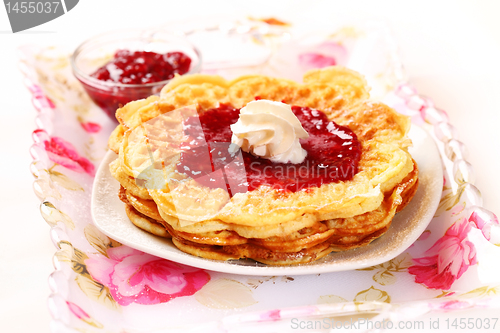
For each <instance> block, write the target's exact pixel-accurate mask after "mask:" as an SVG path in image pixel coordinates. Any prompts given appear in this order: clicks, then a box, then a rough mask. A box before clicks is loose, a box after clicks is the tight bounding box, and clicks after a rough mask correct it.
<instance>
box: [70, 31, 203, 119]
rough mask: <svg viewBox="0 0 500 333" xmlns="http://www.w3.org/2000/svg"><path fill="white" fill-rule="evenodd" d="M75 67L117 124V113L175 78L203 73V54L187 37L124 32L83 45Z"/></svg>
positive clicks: (110, 34)
mask: <svg viewBox="0 0 500 333" xmlns="http://www.w3.org/2000/svg"><path fill="white" fill-rule="evenodd" d="M71 65H72V68H73V73H74V75H75V76H76V78H77V79H78V80H79V81H80V82H81V83H82V85H83V87H84V88H85V90H86V91H87V93H88V94H89V96H90V98H92V100H93V101H94V102H95V103H96V104H97V105H98V106H99V107H100V108H101V109H103V110H104V111H105V112H106V113H107V114H108V115H109V116H110V117H111V118H112V119H115V111H116V110H117V109H118V108H120V107H122V106H123V105H125V104H127V103H128V102H131V101H135V100H138V99H143V98H147V97H149V96H151V95H157V94H159V93H160V91H161V89H162V88H163V86H165V84H167V83H168V82H169V80H170V79H172V78H173V77H174V76H175V75H176V74H178V75H183V74H192V73H197V72H199V71H200V68H201V54H200V52H199V51H198V49H196V47H194V46H193V45H192V44H191V43H190V42H189V41H188V40H187V39H186V38H185V37H183V36H178V35H174V34H171V33H168V32H165V31H161V30H121V31H116V32H110V33H105V34H102V35H99V36H97V37H94V38H91V39H89V40H87V41H86V42H84V43H82V44H81V45H80V46H79V47H78V48H77V49H76V50H75V52H74V53H73V56H72V57H71Z"/></svg>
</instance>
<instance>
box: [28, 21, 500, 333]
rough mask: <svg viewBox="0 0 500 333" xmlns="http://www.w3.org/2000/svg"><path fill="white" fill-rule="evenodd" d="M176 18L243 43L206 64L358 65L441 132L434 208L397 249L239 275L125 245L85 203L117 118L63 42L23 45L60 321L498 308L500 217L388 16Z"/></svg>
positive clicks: (219, 321)
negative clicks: (348, 261) (369, 258)
mask: <svg viewBox="0 0 500 333" xmlns="http://www.w3.org/2000/svg"><path fill="white" fill-rule="evenodd" d="M179 27H180V25H176V28H175V29H179ZM164 28H165V29H172V28H171V27H164ZM182 28H183V31H184V33H186V35H187V36H188V37H189V38H192V39H193V41H194V42H196V40H198V42H199V41H200V40H206V39H207V38H215V40H217V42H218V43H220V45H221V47H223V46H224V45H225V46H226V47H230V48H231V47H233V48H234V45H238V49H242V50H245V57H244V58H242V57H239V56H238V55H235V56H234V57H233V58H231V57H226V58H223V59H217V54H211V55H210V57H208V59H207V63H206V64H207V66H206V67H205V72H207V73H217V74H220V75H223V76H225V77H227V78H231V77H235V76H238V75H241V74H246V73H262V74H269V75H274V76H281V77H288V78H292V79H297V78H300V77H302V74H303V72H304V71H306V70H308V69H310V68H315V67H324V66H328V65H333V64H340V65H345V66H348V67H350V68H353V69H355V70H358V71H360V72H361V73H363V74H364V75H365V76H366V77H367V80H368V81H369V84H370V85H371V86H372V87H373V90H372V96H373V97H374V98H377V99H380V100H383V101H384V102H385V103H387V104H388V105H390V106H392V107H393V108H394V109H396V110H397V111H399V112H401V113H403V114H407V115H409V116H410V117H412V122H413V123H414V124H416V125H419V126H421V127H423V128H424V130H425V131H427V133H428V134H429V135H430V136H431V137H432V139H433V140H434V142H435V143H436V145H437V148H438V150H439V154H440V159H441V163H442V168H443V174H444V177H443V183H442V186H443V192H442V195H441V199H440V202H439V204H438V207H437V211H436V212H435V214H434V217H433V218H432V221H431V222H430V224H429V225H428V227H427V228H426V229H425V230H424V231H423V233H421V235H420V237H419V238H418V239H417V240H416V241H414V242H413V244H411V246H410V247H409V248H407V249H406V250H404V251H403V252H402V253H401V254H400V255H398V256H397V257H396V258H394V259H392V260H389V261H386V262H382V263H378V264H375V265H372V266H367V267H366V266H365V267H360V268H358V269H355V270H349V271H342V272H331V273H318V274H312V275H311V274H309V275H282V276H276V275H273V276H258V275H257V276H255V275H252V276H250V275H236V274H230V273H223V272H216V271H211V270H208V269H202V268H195V267H191V266H186V265H183V264H178V263H176V262H173V261H169V260H167V259H163V258H159V257H156V256H153V255H151V254H147V253H144V252H142V251H140V250H137V249H133V248H131V247H128V246H126V245H123V244H121V243H119V242H118V241H117V240H114V239H112V238H109V237H108V236H106V235H105V234H103V233H102V232H100V231H99V230H98V229H97V228H96V227H95V226H94V224H93V223H92V218H91V213H90V211H91V209H90V202H91V192H92V182H93V179H94V176H95V173H96V167H97V165H98V164H99V162H100V161H101V160H102V159H103V158H104V156H105V154H106V152H107V144H106V143H107V138H108V136H109V134H110V132H111V130H112V129H113V128H114V126H115V124H114V123H113V122H112V121H111V120H110V119H108V118H107V116H106V115H104V113H103V112H101V111H100V110H99V109H98V108H97V107H96V106H95V105H94V104H93V103H92V102H91V101H90V99H89V98H88V96H87V95H86V94H85V93H84V91H83V89H82V87H81V86H80V84H79V83H78V82H77V81H76V79H75V78H74V77H73V76H72V74H71V70H70V66H69V53H68V50H64V49H62V48H61V47H44V48H40V47H24V48H22V49H21V64H22V71H23V74H24V75H25V77H26V86H27V87H28V89H29V90H30V91H31V93H32V96H33V104H34V106H35V108H36V109H37V110H38V115H37V118H36V122H37V125H38V129H37V130H35V131H34V133H33V138H34V144H33V146H32V147H31V154H32V156H33V163H32V165H31V170H32V173H33V175H34V176H35V181H34V190H35V193H36V194H37V196H38V197H39V198H40V200H41V201H42V204H41V213H42V216H43V217H44V219H45V220H46V221H47V223H49V224H50V225H51V227H52V228H51V232H50V237H51V238H52V240H53V241H54V244H55V246H56V248H57V252H56V254H55V256H54V267H55V271H54V272H53V273H52V274H51V276H50V279H49V283H50V287H51V289H52V295H51V296H50V298H49V308H50V311H51V313H52V316H53V318H54V320H53V322H52V330H53V331H54V332H68V331H75V332H159V331H169V332H176V331H179V332H186V331H189V330H193V331H195V330H196V331H200V332H201V331H203V332H207V331H209V332H210V331H211V332H219V331H243V330H244V329H245V328H246V329H247V330H248V331H254V330H256V329H261V330H262V329H264V328H267V329H273V330H275V331H282V330H289V329H290V327H291V326H290V324H291V322H293V320H298V319H304V318H316V319H317V318H329V319H330V320H331V319H332V318H333V319H335V318H337V317H338V316H342V315H352V314H363V313H364V314H367V313H370V314H372V315H374V314H376V315H377V316H376V317H374V318H372V320H373V321H376V320H379V321H382V320H387V319H390V320H391V321H392V322H395V321H398V320H407V319H410V318H411V317H412V316H418V315H421V314H423V313H426V312H428V311H431V310H432V311H436V310H441V311H450V310H457V309H466V308H470V307H474V306H483V307H500V298H499V297H498V296H497V294H498V293H499V292H500V276H498V274H496V271H497V269H496V266H497V265H498V264H497V261H498V258H499V257H500V226H499V223H498V219H497V217H496V216H495V215H494V214H492V213H491V212H489V211H487V210H485V209H484V208H482V207H481V206H482V200H481V195H480V192H479V190H478V189H477V188H476V187H475V186H474V185H473V183H472V178H473V171H472V167H471V165H470V163H469V162H467V160H466V155H465V147H464V145H463V144H462V143H461V142H460V141H458V140H456V130H455V129H454V127H453V126H452V125H451V124H450V123H449V122H448V117H447V115H446V113H445V112H444V111H442V110H439V109H438V108H436V107H435V106H434V105H433V103H432V101H431V100H430V99H428V98H424V97H422V96H419V95H418V93H417V92H416V91H415V90H414V89H413V88H412V87H411V86H410V85H409V84H408V83H407V82H406V81H405V79H404V72H403V69H402V66H401V63H400V61H399V57H398V53H397V48H396V46H395V43H394V41H393V40H392V38H391V34H390V32H389V31H388V29H387V27H386V26H385V25H383V24H380V23H377V22H375V23H367V24H363V25H343V26H337V27H331V28H330V29H328V30H324V31H321V32H316V33H314V34H311V33H309V34H305V33H303V31H304V30H303V27H302V26H300V24H299V23H297V24H293V25H291V24H286V23H284V22H281V21H279V20H276V19H267V20H241V21H238V22H228V23H224V24H216V25H211V26H208V25H207V26H201V27H200V26H198V27H190V25H189V23H186V24H185V26H182ZM200 35H201V36H202V37H203V38H202V37H200ZM209 45H210V44H209ZM200 48H201V49H202V53H203V52H205V53H206V52H209V51H206V50H205V51H204V48H203V45H201V46H200ZM227 54H228V53H225V55H226V56H227ZM367 55H369V56H367ZM424 197H425V196H424Z"/></svg>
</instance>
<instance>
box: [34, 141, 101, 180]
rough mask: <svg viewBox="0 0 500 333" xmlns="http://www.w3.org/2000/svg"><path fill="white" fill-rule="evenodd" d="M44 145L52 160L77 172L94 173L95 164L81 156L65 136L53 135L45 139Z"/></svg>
mask: <svg viewBox="0 0 500 333" xmlns="http://www.w3.org/2000/svg"><path fill="white" fill-rule="evenodd" d="M43 147H44V149H45V151H46V152H47V155H48V157H49V159H50V160H51V161H52V162H54V163H57V164H59V165H62V166H63V167H65V168H68V169H70V170H73V171H76V172H80V173H87V174H89V175H91V176H93V175H94V173H95V167H94V164H92V162H90V161H89V160H88V159H86V158H85V157H82V156H80V154H78V152H77V151H76V149H75V147H73V145H72V144H71V143H69V142H68V141H66V140H64V139H63V138H60V137H57V136H53V137H51V138H50V140H45V141H43Z"/></svg>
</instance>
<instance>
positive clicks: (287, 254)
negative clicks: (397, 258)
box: [109, 67, 418, 265]
mask: <svg viewBox="0 0 500 333" xmlns="http://www.w3.org/2000/svg"><path fill="white" fill-rule="evenodd" d="M257 96H258V97H259V98H261V99H268V100H274V101H283V102H284V103H287V104H291V105H296V106H304V107H309V108H313V109H318V110H321V111H323V112H324V113H325V114H326V115H327V117H328V119H329V120H333V121H335V122H336V123H337V124H339V125H343V126H347V127H349V128H350V129H351V130H352V131H353V132H354V133H355V134H356V135H357V137H358V140H359V142H360V143H361V147H362V154H361V159H360V161H359V164H358V172H357V173H356V174H355V175H354V177H353V178H352V179H351V180H348V181H338V182H334V183H328V184H322V185H321V186H319V187H311V188H309V189H308V190H307V191H296V192H290V191H280V190H276V189H274V188H272V187H270V186H263V185H262V186H260V187H258V188H256V189H254V190H251V191H247V192H245V193H237V194H235V195H233V196H231V195H230V193H228V191H226V190H225V189H223V188H209V187H206V186H203V185H201V184H200V183H198V182H197V181H196V180H195V179H191V178H189V177H188V176H187V175H186V174H183V173H181V172H179V171H178V170H177V169H176V165H177V163H178V162H179V156H180V153H181V149H180V146H181V145H182V143H183V141H184V140H186V138H185V136H184V134H183V121H184V120H185V119H186V118H187V117H193V116H197V115H198V114H202V113H203V112H205V111H206V110H208V109H211V108H216V107H218V106H219V105H220V104H221V103H223V104H228V105H231V106H234V107H236V108H241V107H243V106H245V105H246V103H248V102H250V101H252V100H254V99H255V97H257ZM116 116H117V119H118V121H119V122H120V125H118V127H117V128H116V129H115V131H113V133H112V135H111V137H110V140H109V147H110V149H111V150H113V151H115V152H116V153H117V154H118V158H117V159H116V160H115V161H114V162H112V163H111V165H110V170H111V173H112V175H113V176H114V177H115V178H116V179H117V180H118V181H119V182H120V184H121V186H122V188H121V194H120V197H121V198H122V200H123V201H124V202H126V207H127V208H126V209H127V214H128V216H129V218H130V219H131V221H132V222H134V221H135V222H134V224H136V225H138V226H139V227H141V225H143V226H146V227H141V228H143V229H146V230H147V229H149V230H147V231H150V232H151V230H155V229H156V228H157V227H158V226H160V225H161V226H163V229H164V230H165V231H166V232H168V234H170V235H171V236H172V241H173V243H174V245H175V246H177V247H178V248H179V249H181V250H182V251H185V252H187V253H190V254H193V255H196V256H200V257H204V258H209V259H218V260H227V259H238V258H251V259H254V260H257V261H260V262H263V263H266V264H271V265H291V264H300V263H306V262H310V261H314V260H317V259H319V258H321V257H323V256H325V255H327V254H328V253H330V252H332V251H342V250H348V249H352V248H356V247H360V246H365V245H367V244H369V243H370V242H371V241H373V240H374V239H376V238H378V237H380V236H381V235H382V234H383V233H384V232H385V231H386V230H387V229H388V228H389V226H390V223H391V221H392V218H393V217H394V214H395V213H396V212H397V211H399V210H400V209H402V207H404V206H405V205H406V204H407V203H408V202H409V201H410V200H411V198H412V197H413V195H414V194H415V191H416V188H417V184H418V169H417V166H416V163H415V162H414V161H413V159H412V158H411V156H410V154H409V153H408V151H407V147H408V146H409V145H410V144H411V142H410V140H409V139H408V138H407V133H408V130H409V127H410V121H409V119H408V118H407V117H405V116H402V115H399V114H397V113H396V112H394V111H393V110H392V109H390V108H389V107H387V106H386V105H384V104H382V103H377V102H373V101H370V100H369V94H368V88H367V86H366V82H365V80H364V78H363V77H362V76H361V75H359V74H358V73H356V72H353V71H351V70H348V69H345V68H342V67H329V68H326V69H321V70H313V71H310V72H308V73H307V74H306V75H305V77H304V82H303V83H302V84H299V83H296V82H293V81H289V80H284V79H277V78H271V77H265V76H259V75H250V76H243V77H240V78H238V79H236V80H233V81H226V80H225V79H223V78H221V77H218V76H211V75H200V74H198V75H185V76H182V77H177V78H176V79H174V80H172V81H171V83H169V84H168V85H167V86H165V87H164V88H163V90H162V92H161V95H160V96H159V97H157V96H152V97H150V98H148V99H145V100H140V101H135V102H131V103H129V104H127V105H126V106H125V107H123V108H121V109H119V110H118V111H117V114H116ZM149 224H151V226H153V227H155V228H153V227H151V226H149ZM153 233H155V232H153ZM156 234H157V232H156Z"/></svg>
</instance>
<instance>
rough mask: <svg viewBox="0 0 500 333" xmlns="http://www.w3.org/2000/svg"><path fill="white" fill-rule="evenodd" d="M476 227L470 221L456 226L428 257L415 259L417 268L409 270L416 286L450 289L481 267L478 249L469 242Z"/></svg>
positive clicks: (435, 245)
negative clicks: (475, 267) (419, 284)
mask: <svg viewBox="0 0 500 333" xmlns="http://www.w3.org/2000/svg"><path fill="white" fill-rule="evenodd" d="M471 228H472V224H471V223H469V221H467V219H465V218H464V219H461V220H458V221H457V222H455V223H454V224H453V225H452V226H451V227H450V228H448V230H447V231H446V233H445V234H444V236H442V237H441V238H439V239H438V240H437V242H436V243H434V245H433V246H432V247H431V248H430V249H429V250H427V251H426V252H425V254H426V255H427V256H425V257H421V258H415V259H413V261H414V262H415V263H416V265H413V266H411V267H409V268H408V272H409V273H410V274H413V275H415V282H417V283H422V284H424V285H425V286H427V287H428V288H432V289H443V290H448V289H450V287H451V285H452V284H453V282H455V281H456V280H457V279H459V278H460V277H461V276H462V274H464V273H465V271H467V269H468V268H469V267H470V266H472V265H475V264H476V263H477V260H476V248H475V247H474V244H473V243H472V242H470V241H469V240H468V237H467V235H468V233H469V231H470V230H471Z"/></svg>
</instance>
